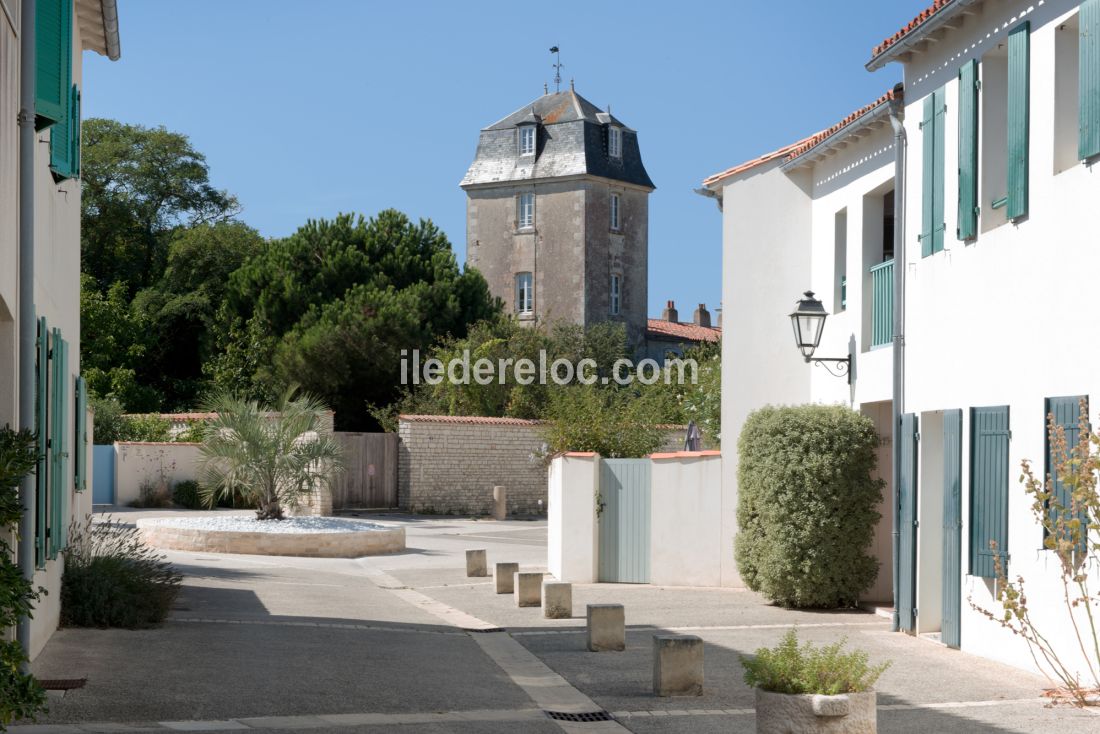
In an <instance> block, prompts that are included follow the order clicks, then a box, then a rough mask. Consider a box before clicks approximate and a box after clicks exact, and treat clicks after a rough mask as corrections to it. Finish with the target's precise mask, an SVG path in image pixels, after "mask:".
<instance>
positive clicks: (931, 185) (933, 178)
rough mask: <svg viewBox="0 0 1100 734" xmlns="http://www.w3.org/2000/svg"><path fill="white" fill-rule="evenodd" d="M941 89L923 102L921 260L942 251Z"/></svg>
mask: <svg viewBox="0 0 1100 734" xmlns="http://www.w3.org/2000/svg"><path fill="white" fill-rule="evenodd" d="M943 101H944V91H943V90H942V89H940V90H938V91H936V92H933V93H932V94H930V95H928V97H926V98H925V100H924V119H923V120H922V121H921V133H922V136H921V140H922V147H923V149H924V151H923V157H924V172H923V174H924V179H923V183H922V192H923V198H922V211H921V214H922V216H921V235H920V242H921V256H922V257H928V256H929V255H931V254H933V253H936V252H939V251H940V250H942V249H943V233H944V228H945V225H944V221H943V214H944V206H943V166H944V155H943V153H944V150H943V146H944V142H943V141H944V130H943V125H944V116H945V114H946V112H947V108H946V107H945V106H944V102H943Z"/></svg>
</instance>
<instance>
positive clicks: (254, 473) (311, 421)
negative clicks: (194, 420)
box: [199, 388, 344, 520]
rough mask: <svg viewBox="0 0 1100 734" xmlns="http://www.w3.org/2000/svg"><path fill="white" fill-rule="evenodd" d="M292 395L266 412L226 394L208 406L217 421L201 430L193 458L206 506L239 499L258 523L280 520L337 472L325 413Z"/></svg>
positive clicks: (339, 454) (337, 451) (339, 459)
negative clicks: (251, 505)
mask: <svg viewBox="0 0 1100 734" xmlns="http://www.w3.org/2000/svg"><path fill="white" fill-rule="evenodd" d="M296 392H297V391H296V389H295V388H291V389H290V390H287V391H286V392H285V393H283V395H282V397H280V398H279V399H278V400H277V401H276V404H275V405H273V406H270V407H266V406H261V405H260V403H258V402H256V401H254V400H244V399H242V398H240V397H237V396H236V395H233V394H230V393H221V394H219V395H216V396H215V397H214V398H213V399H212V400H210V401H209V403H208V406H207V408H208V410H209V411H210V412H212V413H215V414H216V415H217V417H216V418H214V419H213V420H211V421H210V422H209V423H208V424H207V425H206V426H205V429H204V431H203V441H202V447H201V449H200V459H199V471H200V475H201V477H202V480H203V481H202V489H201V490H200V495H201V497H202V500H203V502H204V503H205V504H206V505H207V506H208V507H213V506H214V504H215V503H216V502H217V500H218V499H219V498H221V497H233V496H234V495H241V496H242V497H244V499H246V500H250V501H252V502H254V503H255V506H256V508H257V510H256V517H257V518H258V519H260V520H282V519H283V508H285V507H293V506H295V505H297V504H298V502H299V501H300V499H301V498H302V496H303V495H308V494H310V493H311V492H313V491H314V490H315V489H318V488H319V487H322V486H325V485H327V484H329V483H330V482H331V481H332V479H333V477H334V476H335V475H336V474H337V473H339V472H341V471H343V468H344V465H343V450H342V448H341V446H340V444H339V443H337V441H336V439H335V437H334V436H333V435H332V431H331V430H329V429H328V428H327V427H326V426H325V425H324V423H323V420H324V417H325V413H326V412H327V410H328V408H327V407H326V406H325V405H324V403H322V402H321V401H320V400H318V399H317V398H314V397H312V396H309V395H304V394H303V395H296V394H295V393H296Z"/></svg>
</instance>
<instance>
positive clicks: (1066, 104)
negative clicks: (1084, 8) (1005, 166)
mask: <svg viewBox="0 0 1100 734" xmlns="http://www.w3.org/2000/svg"><path fill="white" fill-rule="evenodd" d="M1080 33H1081V29H1080V24H1079V19H1078V16H1077V14H1074V15H1073V16H1072V17H1071V18H1069V19H1068V20H1066V22H1065V23H1062V24H1061V25H1059V26H1058V27H1057V28H1055V29H1054V173H1055V174H1059V173H1061V172H1062V171H1066V170H1068V169H1070V168H1073V167H1074V166H1075V165H1077V163H1078V162H1079V159H1078V157H1077V148H1078V143H1079V140H1078V137H1079V136H1078V127H1079V124H1080V112H1081V105H1080V102H1079V88H1080V82H1081V75H1080V73H1079V64H1080V59H1079V56H1080V49H1081V43H1080Z"/></svg>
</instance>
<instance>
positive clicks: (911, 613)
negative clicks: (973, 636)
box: [894, 413, 920, 632]
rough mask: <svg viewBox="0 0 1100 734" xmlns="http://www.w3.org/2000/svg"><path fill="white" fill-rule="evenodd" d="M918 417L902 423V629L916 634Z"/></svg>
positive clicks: (899, 605)
mask: <svg viewBox="0 0 1100 734" xmlns="http://www.w3.org/2000/svg"><path fill="white" fill-rule="evenodd" d="M919 425H920V424H919V422H918V420H917V416H916V415H914V414H913V413H905V414H904V415H902V416H901V417H900V419H899V424H898V439H897V440H898V441H899V442H900V443H899V445H898V461H899V463H900V464H901V466H900V467H899V468H900V473H899V479H900V482H899V486H898V598H897V599H896V600H895V602H894V603H895V604H896V605H897V610H898V626H899V627H900V628H901V629H902V630H904V631H906V632H912V631H914V630H915V629H916V621H917V614H916V612H917V610H916V607H917V457H918V451H917V430H918V428H919Z"/></svg>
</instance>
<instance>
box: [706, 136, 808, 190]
mask: <svg viewBox="0 0 1100 734" xmlns="http://www.w3.org/2000/svg"><path fill="white" fill-rule="evenodd" d="M816 134H820V133H815V135H816ZM813 137H814V136H813V135H811V136H810V137H808V138H803V139H802V140H799V141H798V142H795V143H791V144H789V145H784V146H783V147H782V148H778V149H776V150H773V151H772V152H771V153H765V154H764V155H762V156H760V157H759V158H753V159H752V160H748V161H745V162H744V163H739V164H737V165H736V166H734V167H733V168H727V169H726V170H724V171H719V172H718V173H715V174H713V175H711V176H708V177H706V178H704V179H703V186H706V187H710V186H713V185H714V184H716V183H718V182H719V181H721V180H722V179H724V178H729V177H730V176H736V175H737V174H739V173H744V172H745V171H749V170H752V169H753V168H756V167H757V166H762V165H764V164H765V163H768V162H770V161H774V160H775V159H776V158H782V157H784V156H787V155H790V153H791V151H792V150H794V149H795V148H797V147H798V146H800V145H802V144H803V143H805V142H806V141H808V140H810V139H811V138H813Z"/></svg>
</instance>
